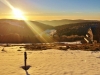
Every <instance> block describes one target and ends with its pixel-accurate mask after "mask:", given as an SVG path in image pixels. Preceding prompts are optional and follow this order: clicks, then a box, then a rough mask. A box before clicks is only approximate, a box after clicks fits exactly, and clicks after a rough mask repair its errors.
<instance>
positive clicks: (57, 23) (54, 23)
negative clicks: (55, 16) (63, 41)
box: [38, 19, 98, 26]
mask: <svg viewBox="0 0 100 75" xmlns="http://www.w3.org/2000/svg"><path fill="white" fill-rule="evenodd" d="M38 22H41V23H44V24H47V25H52V26H60V25H64V24H72V23H82V22H98V21H97V20H82V19H78V20H70V19H62V20H51V21H48V20H46V21H38Z"/></svg>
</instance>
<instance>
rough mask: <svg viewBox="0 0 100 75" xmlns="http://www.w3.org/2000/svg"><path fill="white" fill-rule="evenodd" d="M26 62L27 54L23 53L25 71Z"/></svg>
mask: <svg viewBox="0 0 100 75" xmlns="http://www.w3.org/2000/svg"><path fill="white" fill-rule="evenodd" d="M26 60H27V53H26V52H24V64H25V70H26Z"/></svg>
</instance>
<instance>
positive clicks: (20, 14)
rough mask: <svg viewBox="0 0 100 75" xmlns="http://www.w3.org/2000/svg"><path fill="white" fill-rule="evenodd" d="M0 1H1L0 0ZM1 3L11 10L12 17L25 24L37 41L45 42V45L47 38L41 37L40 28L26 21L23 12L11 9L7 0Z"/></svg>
mask: <svg viewBox="0 0 100 75" xmlns="http://www.w3.org/2000/svg"><path fill="white" fill-rule="evenodd" d="M0 1H1V0H0ZM1 2H3V3H4V4H5V5H7V6H8V7H9V8H11V10H12V15H13V17H14V18H15V19H17V20H24V21H25V23H26V24H27V26H28V27H29V28H30V30H31V31H32V32H33V33H34V36H35V37H37V39H38V40H40V41H41V42H45V43H47V41H46V39H48V38H44V37H43V36H42V35H41V32H43V30H42V29H41V28H39V27H38V26H36V25H35V24H33V23H32V22H30V21H28V20H27V19H26V17H25V16H24V14H23V13H24V12H23V11H21V10H20V9H18V8H15V7H13V6H12V5H11V4H10V3H9V2H8V1H7V0H4V1H1Z"/></svg>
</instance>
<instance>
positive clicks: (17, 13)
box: [13, 8, 25, 20]
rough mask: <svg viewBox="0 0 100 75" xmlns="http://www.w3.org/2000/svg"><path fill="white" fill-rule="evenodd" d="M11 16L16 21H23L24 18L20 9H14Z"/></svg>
mask: <svg viewBox="0 0 100 75" xmlns="http://www.w3.org/2000/svg"><path fill="white" fill-rule="evenodd" d="M13 14H14V16H15V18H16V19H20V20H25V17H24V16H23V12H22V11H21V10H20V9H17V8H14V9H13Z"/></svg>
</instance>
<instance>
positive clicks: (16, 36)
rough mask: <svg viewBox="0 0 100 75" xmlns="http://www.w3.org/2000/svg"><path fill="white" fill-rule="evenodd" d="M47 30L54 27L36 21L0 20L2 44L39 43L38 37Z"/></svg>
mask: <svg viewBox="0 0 100 75" xmlns="http://www.w3.org/2000/svg"><path fill="white" fill-rule="evenodd" d="M47 29H53V26H49V25H46V24H42V23H39V22H36V21H27V22H25V21H23V20H14V19H0V42H1V43H4V42H5V43H6V42H11V43H14V42H32V41H33V42H36V41H39V40H38V39H37V38H36V37H39V35H41V33H42V32H44V31H45V30H47ZM16 40H17V41H16Z"/></svg>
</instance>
